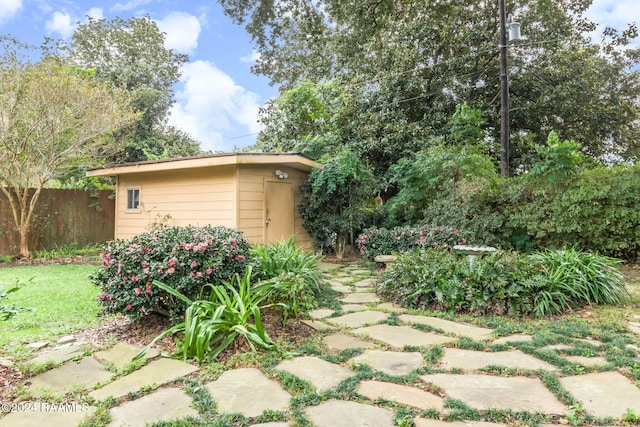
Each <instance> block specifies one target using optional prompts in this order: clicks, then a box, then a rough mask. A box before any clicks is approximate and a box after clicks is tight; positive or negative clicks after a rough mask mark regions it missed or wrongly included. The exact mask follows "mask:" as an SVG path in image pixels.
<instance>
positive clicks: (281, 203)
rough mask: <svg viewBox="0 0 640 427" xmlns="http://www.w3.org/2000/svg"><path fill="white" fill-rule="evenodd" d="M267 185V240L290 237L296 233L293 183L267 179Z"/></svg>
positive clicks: (269, 241) (265, 232)
mask: <svg viewBox="0 0 640 427" xmlns="http://www.w3.org/2000/svg"><path fill="white" fill-rule="evenodd" d="M265 187H266V188H265V193H266V194H265V216H264V218H265V221H264V222H265V231H264V235H265V241H266V243H274V242H276V241H278V240H282V239H288V238H289V237H291V236H292V235H293V234H294V216H295V206H294V201H293V184H292V183H290V182H274V181H267V182H266V184H265Z"/></svg>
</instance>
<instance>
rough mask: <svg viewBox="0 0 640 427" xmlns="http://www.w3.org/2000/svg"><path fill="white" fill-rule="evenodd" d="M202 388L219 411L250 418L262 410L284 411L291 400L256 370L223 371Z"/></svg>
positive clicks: (260, 413)
mask: <svg viewBox="0 0 640 427" xmlns="http://www.w3.org/2000/svg"><path fill="white" fill-rule="evenodd" d="M205 388H206V389H207V391H208V392H209V394H211V397H212V398H213V399H214V400H215V401H216V405H217V408H218V412H226V413H240V414H242V415H244V416H245V417H250V418H251V417H257V416H259V415H262V413H263V412H264V411H286V410H287V408H288V407H289V401H290V400H291V395H290V394H289V393H287V392H286V391H285V390H283V389H282V387H280V384H278V382H277V381H274V380H272V379H269V378H268V377H267V376H266V375H264V374H263V373H262V372H261V371H260V370H259V369H256V368H242V369H233V370H231V371H226V372H224V373H223V374H222V375H220V378H218V379H217V380H216V381H213V382H210V383H208V384H206V385H205Z"/></svg>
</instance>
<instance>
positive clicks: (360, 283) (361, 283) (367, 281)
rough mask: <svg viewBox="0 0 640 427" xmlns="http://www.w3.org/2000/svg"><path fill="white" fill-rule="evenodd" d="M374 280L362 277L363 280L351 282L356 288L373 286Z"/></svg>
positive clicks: (374, 284)
mask: <svg viewBox="0 0 640 427" xmlns="http://www.w3.org/2000/svg"><path fill="white" fill-rule="evenodd" d="M376 282H377V280H376V279H364V280H360V281H357V282H356V283H354V284H353V286H355V287H357V288H375V286H376Z"/></svg>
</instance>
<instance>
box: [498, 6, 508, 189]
mask: <svg viewBox="0 0 640 427" xmlns="http://www.w3.org/2000/svg"><path fill="white" fill-rule="evenodd" d="M498 5H499V9H500V145H501V146H502V151H501V153H500V174H501V175H502V176H503V177H505V178H507V177H509V76H508V75H507V7H506V5H505V0H498Z"/></svg>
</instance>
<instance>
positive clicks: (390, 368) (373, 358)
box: [349, 350, 424, 376]
mask: <svg viewBox="0 0 640 427" xmlns="http://www.w3.org/2000/svg"><path fill="white" fill-rule="evenodd" d="M349 362H350V363H354V364H356V365H358V364H361V363H366V364H367V365H369V366H370V367H371V369H373V370H374V371H380V372H384V373H385V374H387V375H393V376H403V375H407V374H408V373H410V372H411V371H413V370H415V369H418V368H421V367H422V366H424V359H423V357H422V353H418V352H417V351H415V352H406V353H405V352H396V351H383V350H365V352H364V353H362V354H359V355H358V356H356V357H354V358H352V359H350V360H349Z"/></svg>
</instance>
